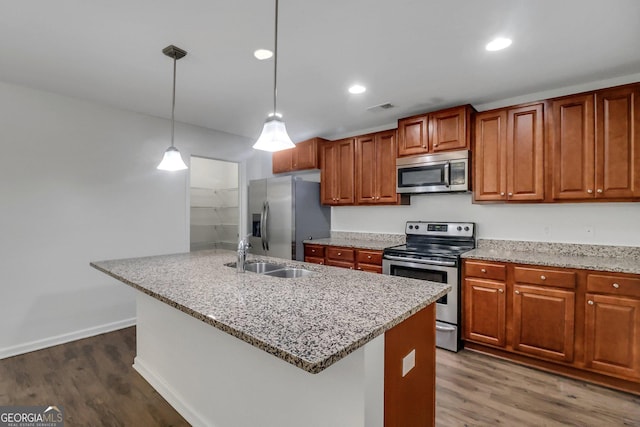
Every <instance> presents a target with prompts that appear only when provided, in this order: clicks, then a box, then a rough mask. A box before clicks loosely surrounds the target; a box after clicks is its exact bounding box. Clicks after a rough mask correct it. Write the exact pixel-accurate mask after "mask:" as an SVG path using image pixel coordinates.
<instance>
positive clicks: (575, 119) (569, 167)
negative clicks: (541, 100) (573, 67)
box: [549, 94, 595, 199]
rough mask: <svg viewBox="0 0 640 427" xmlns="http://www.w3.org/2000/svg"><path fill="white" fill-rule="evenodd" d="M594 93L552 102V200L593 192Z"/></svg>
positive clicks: (586, 196)
mask: <svg viewBox="0 0 640 427" xmlns="http://www.w3.org/2000/svg"><path fill="white" fill-rule="evenodd" d="M593 104H594V101H593V95H592V94H588V95H576V96H570V97H565V98H561V99H556V100H552V101H551V120H552V122H551V129H550V132H549V137H550V139H551V167H552V170H553V180H552V195H553V198H554V199H588V198H592V197H593V194H594V184H595V182H594V180H595V168H594V155H595V137H594V112H593V108H594V105H593Z"/></svg>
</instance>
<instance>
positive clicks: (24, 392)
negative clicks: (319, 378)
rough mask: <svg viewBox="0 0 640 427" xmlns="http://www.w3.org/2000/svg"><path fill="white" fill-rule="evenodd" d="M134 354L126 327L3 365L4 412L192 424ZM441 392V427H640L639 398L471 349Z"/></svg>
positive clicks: (442, 359)
mask: <svg viewBox="0 0 640 427" xmlns="http://www.w3.org/2000/svg"><path fill="white" fill-rule="evenodd" d="M134 356H135V328H127V329H123V330H120V331H116V332H111V333H108V334H103V335H99V336H96V337H92V338H87V339H84V340H80V341H75V342H72V343H68V344H64V345H60V346H56V347H51V348H48V349H45V350H40V351H36V352H32V353H28V354H25V355H21V356H16V357H12V358H8V359H4V360H0V406H4V405H62V406H64V411H65V422H66V423H65V425H66V426H70V427H73V426H100V425H102V426H126V427H129V426H136V427H137V426H150V427H151V426H188V425H189V424H188V423H187V422H186V421H185V420H184V419H183V418H182V417H181V416H180V415H179V414H178V413H177V412H175V410H174V409H173V408H172V407H171V406H170V405H169V404H168V403H167V402H166V401H165V400H164V399H163V398H162V397H161V396H160V395H159V394H158V393H157V392H156V391H155V390H153V388H151V386H149V385H148V384H147V383H146V381H145V380H143V379H142V377H141V376H140V375H138V373H137V372H136V371H135V370H134V369H133V368H132V367H131V364H132V363H133V358H134ZM436 387H437V390H436V399H437V409H436V424H437V425H438V426H441V427H448V426H499V425H504V426H518V427H520V426H536V427H540V426H567V425H569V426H593V427H601V426H640V397H638V396H634V395H631V394H626V393H622V392H617V391H614V390H609V389H606V388H603V387H599V386H594V385H589V384H585V383H583V382H580V381H575V380H571V379H567V378H563V377H559V376H556V375H552V374H548V373H545V372H540V371H536V370H534V369H530V368H526V367H522V366H519V365H515V364H513V363H510V362H505V361H502V360H498V359H495V358H492V357H489V356H485V355H482V354H477V353H473V352H470V351H464V350H463V351H461V352H459V353H457V354H455V353H450V352H447V351H443V350H438V351H437V380H436ZM231 427H232V426H231ZM331 427H332V426H331Z"/></svg>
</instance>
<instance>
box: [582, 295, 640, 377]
mask: <svg viewBox="0 0 640 427" xmlns="http://www.w3.org/2000/svg"><path fill="white" fill-rule="evenodd" d="M586 300H587V304H586V312H585V338H586V343H585V352H586V360H585V362H586V367H587V368H588V369H593V370H596V371H601V372H604V373H607V374H609V375H613V376H616V377H620V378H624V379H635V380H637V379H640V300H639V299H635V298H625V297H618V296H610V295H598V294H587V295H586Z"/></svg>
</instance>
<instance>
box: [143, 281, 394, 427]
mask: <svg viewBox="0 0 640 427" xmlns="http://www.w3.org/2000/svg"><path fill="white" fill-rule="evenodd" d="M137 309H138V313H137V315H138V326H137V335H138V343H137V344H138V348H137V355H136V359H135V363H134V368H135V369H136V370H137V371H138V372H139V373H140V374H141V375H142V376H143V377H144V378H145V379H146V380H147V381H148V382H149V383H150V384H151V385H152V386H153V387H154V388H155V389H156V390H157V391H158V392H159V393H160V394H161V395H162V396H163V397H164V398H165V399H166V400H167V401H168V402H169V403H170V404H171V405H172V406H173V407H174V408H176V410H177V411H178V412H180V414H181V415H183V416H184V417H185V419H187V421H189V422H190V423H191V424H192V425H194V426H211V427H225V426H229V425H233V426H234V427H243V426H247V427H249V426H251V427H254V426H256V425H260V426H263V427H268V426H274V427H276V426H277V427H287V426H291V427H294V426H295V427H298V426H301V425H304V426H318V427H321V426H329V425H331V426H333V425H336V426H338V425H344V426H347V425H348V426H361V427H365V426H366V427H369V425H368V424H367V420H372V419H376V418H377V419H380V417H377V416H376V415H375V414H376V409H375V408H376V407H377V408H381V407H382V406H383V394H382V392H380V391H379V390H380V388H381V387H382V380H381V379H375V377H373V378H370V376H372V373H375V371H376V370H377V371H378V372H383V371H384V364H383V355H381V354H376V353H383V352H384V336H379V337H377V338H376V339H374V340H373V341H371V342H370V343H368V344H367V345H365V346H364V347H362V348H360V349H358V350H356V351H354V352H353V353H351V354H350V355H348V356H347V357H345V358H344V359H341V360H340V361H338V362H336V363H335V364H333V365H332V366H330V367H328V368H327V369H325V370H324V371H322V372H320V373H318V374H311V373H309V372H306V371H304V370H302V369H300V368H298V367H295V366H293V365H291V364H289V363H286V362H284V361H283V360H281V359H279V358H277V357H275V356H273V355H271V354H268V353H266V352H265V351H263V350H260V349H258V348H256V347H253V346H252V345H249V344H247V343H245V342H243V341H241V340H238V339H237V338H235V337H232V336H230V335H228V334H226V333H224V332H222V331H220V330H218V329H216V328H214V327H212V326H211V325H208V324H206V323H204V322H202V321H200V320H197V319H194V318H193V317H191V316H189V315H187V314H185V313H183V312H181V311H179V310H176V309H174V308H172V307H170V306H168V305H167V304H165V303H163V302H160V301H158V300H156V299H154V298H152V297H150V296H147V295H145V294H143V293H139V294H138V297H137ZM378 375H379V376H380V377H381V376H382V374H381V373H380V374H378ZM372 386H373V388H374V390H373V392H372V391H371V390H367V387H369V388H371V387H372ZM375 390H378V392H376V391H375ZM376 396H377V397H376ZM371 414H373V416H371ZM373 425H374V426H380V427H382V423H381V420H380V424H377V423H375V424H373Z"/></svg>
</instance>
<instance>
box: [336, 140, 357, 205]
mask: <svg viewBox="0 0 640 427" xmlns="http://www.w3.org/2000/svg"><path fill="white" fill-rule="evenodd" d="M337 146H338V154H337V157H338V170H337V175H336V184H335V186H336V190H337V191H336V198H337V203H338V204H340V205H352V204H353V203H354V201H355V194H354V193H355V191H354V190H355V183H354V180H355V170H354V169H355V168H354V166H355V156H354V153H355V150H354V148H355V140H354V139H353V138H348V139H342V140H340V141H337Z"/></svg>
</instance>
